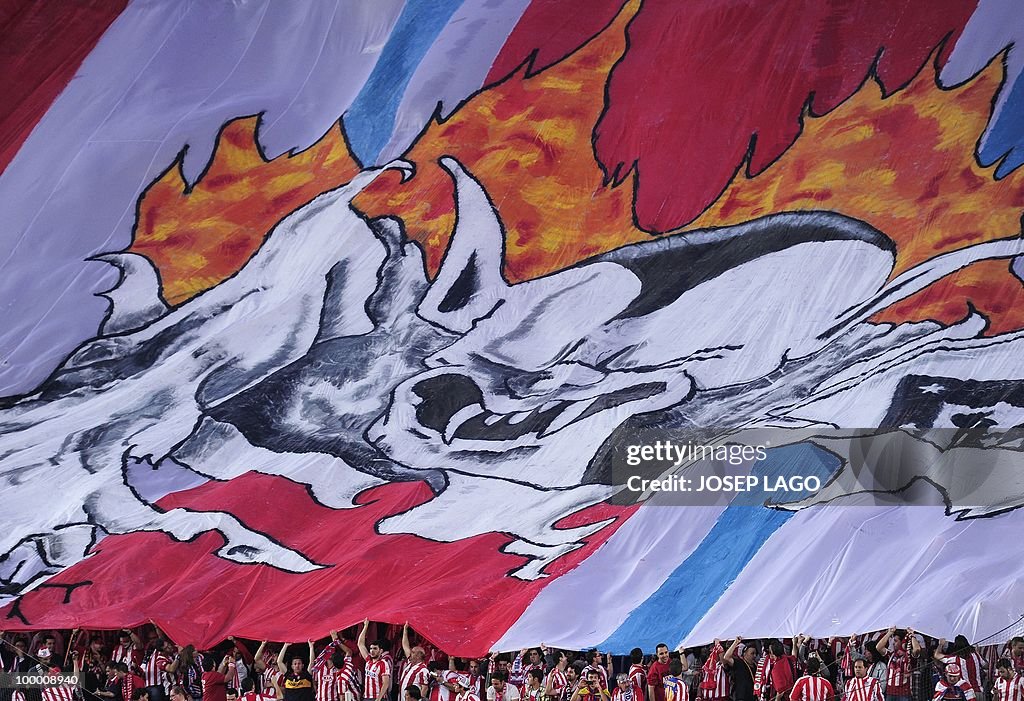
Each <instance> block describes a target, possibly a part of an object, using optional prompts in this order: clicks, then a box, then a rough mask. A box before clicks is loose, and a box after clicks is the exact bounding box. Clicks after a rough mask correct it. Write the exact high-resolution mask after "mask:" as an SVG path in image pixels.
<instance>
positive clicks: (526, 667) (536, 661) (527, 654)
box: [508, 648, 544, 693]
mask: <svg viewBox="0 0 1024 701" xmlns="http://www.w3.org/2000/svg"><path fill="white" fill-rule="evenodd" d="M526 660H529V661H528V662H527V661H526ZM535 669H536V670H539V671H540V673H541V676H543V675H544V660H543V659H542V657H541V652H540V650H538V649H537V648H533V649H530V650H522V651H520V653H519V654H518V655H516V658H515V659H514V660H512V667H511V670H510V671H509V675H508V681H509V683H510V684H515V685H516V686H518V687H519V691H520V693H522V691H523V690H524V689H525V688H526V686H527V685H528V684H529V681H530V679H529V675H530V672H531V671H533V670H535ZM517 679H519V680H520V681H517Z"/></svg>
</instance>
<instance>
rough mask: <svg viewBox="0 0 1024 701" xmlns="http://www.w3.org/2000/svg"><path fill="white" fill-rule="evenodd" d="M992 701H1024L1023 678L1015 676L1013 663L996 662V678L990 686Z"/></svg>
mask: <svg viewBox="0 0 1024 701" xmlns="http://www.w3.org/2000/svg"><path fill="white" fill-rule="evenodd" d="M992 698H993V701H1024V678H1022V677H1021V676H1020V675H1019V674H1017V670H1016V669H1015V668H1014V666H1013V661H1012V660H1010V659H1007V658H1003V659H1001V660H999V661H998V662H996V678H995V681H994V682H993V684H992Z"/></svg>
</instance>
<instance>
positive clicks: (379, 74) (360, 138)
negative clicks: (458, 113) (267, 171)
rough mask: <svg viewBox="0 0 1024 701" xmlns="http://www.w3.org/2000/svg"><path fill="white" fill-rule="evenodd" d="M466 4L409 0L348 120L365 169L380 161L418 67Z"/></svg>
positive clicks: (447, 0) (348, 131) (351, 140)
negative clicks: (406, 90) (453, 15)
mask: <svg viewBox="0 0 1024 701" xmlns="http://www.w3.org/2000/svg"><path fill="white" fill-rule="evenodd" d="M462 2H463V0H408V2H407V3H406V5H405V7H404V8H403V9H402V14H401V15H400V16H399V17H398V22H397V23H396V24H395V28H394V30H393V31H392V32H391V36H390V37H388V41H387V43H386V44H385V45H384V49H383V51H381V54H380V58H379V59H378V60H377V65H376V66H374V69H373V72H372V73H371V74H370V77H369V78H367V79H366V84H365V85H363V89H362V90H361V91H360V92H359V94H358V95H357V96H356V99H355V100H354V101H353V102H352V106H351V107H349V109H348V111H347V112H346V113H345V116H344V124H345V133H346V134H347V135H348V140H349V143H350V144H351V146H352V150H353V151H354V153H355V156H356V158H358V159H359V162H360V163H362V164H363V165H371V164H373V163H374V162H375V160H376V158H377V154H379V153H380V151H381V149H382V148H384V146H385V145H386V144H387V143H388V139H390V138H391V132H392V131H393V130H394V126H395V113H396V112H397V111H398V106H399V105H400V104H401V102H402V96H403V95H404V94H405V89H406V87H408V85H409V80H410V79H411V78H412V75H413V73H415V71H416V67H417V66H419V64H420V61H422V60H423V56H424V55H425V54H426V53H427V50H428V49H429V48H430V46H431V44H433V43H434V41H435V40H436V39H437V36H438V35H439V34H440V33H441V30H442V29H444V27H445V25H446V24H448V20H449V19H450V18H451V16H452V14H453V13H454V12H455V11H456V10H457V9H459V6H460V5H462Z"/></svg>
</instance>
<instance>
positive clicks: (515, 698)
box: [487, 672, 520, 701]
mask: <svg viewBox="0 0 1024 701" xmlns="http://www.w3.org/2000/svg"><path fill="white" fill-rule="evenodd" d="M519 698H520V697H519V689H517V688H516V687H514V686H513V685H511V684H509V683H508V677H506V676H505V673H504V672H495V673H494V674H492V675H491V685H490V686H489V687H488V688H487V701H519Z"/></svg>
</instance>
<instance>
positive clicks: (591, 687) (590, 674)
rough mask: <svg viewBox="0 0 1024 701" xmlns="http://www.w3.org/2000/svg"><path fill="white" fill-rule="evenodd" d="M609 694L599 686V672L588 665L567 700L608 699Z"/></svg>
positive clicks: (599, 700)
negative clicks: (578, 683)
mask: <svg viewBox="0 0 1024 701" xmlns="http://www.w3.org/2000/svg"><path fill="white" fill-rule="evenodd" d="M610 699H611V696H610V695H609V694H608V692H607V691H606V690H605V688H604V687H603V686H601V673H600V672H598V671H597V669H595V668H593V667H590V668H588V669H586V670H585V671H584V673H583V676H582V677H581V679H580V685H579V686H578V687H576V691H574V692H573V694H572V697H571V698H570V699H569V701H608V700H610Z"/></svg>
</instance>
